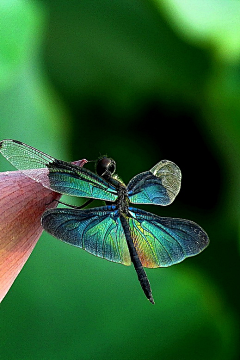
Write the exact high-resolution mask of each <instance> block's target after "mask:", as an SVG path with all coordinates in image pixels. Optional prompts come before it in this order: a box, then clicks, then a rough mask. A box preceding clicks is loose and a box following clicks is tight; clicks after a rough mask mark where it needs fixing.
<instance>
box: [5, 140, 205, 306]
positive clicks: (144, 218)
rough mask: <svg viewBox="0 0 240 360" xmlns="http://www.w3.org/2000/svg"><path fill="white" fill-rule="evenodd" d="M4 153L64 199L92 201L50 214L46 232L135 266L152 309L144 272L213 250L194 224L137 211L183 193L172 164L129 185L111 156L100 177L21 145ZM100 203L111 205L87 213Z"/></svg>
mask: <svg viewBox="0 0 240 360" xmlns="http://www.w3.org/2000/svg"><path fill="white" fill-rule="evenodd" d="M0 152H1V153H2V155H3V156H4V157H5V158H6V159H7V160H8V161H9V162H10V163H11V164H12V165H13V166H14V167H16V168H17V169H18V170H21V171H22V172H23V173H25V174H26V175H27V176H29V177H30V178H32V179H34V180H35V181H38V182H40V183H41V184H42V185H43V186H45V187H47V188H49V189H51V190H53V191H55V192H58V193H60V194H66V195H71V196H77V197H83V198H88V199H89V200H88V201H87V202H86V203H85V204H84V205H83V206H81V207H72V208H54V209H49V210H46V211H45V212H44V213H43V215H42V219H41V222H42V226H43V228H44V230H46V231H47V232H48V233H50V234H51V235H53V236H54V237H56V238H57V239H60V240H62V241H64V242H66V243H68V244H71V245H74V246H76V247H79V248H82V249H84V250H86V251H87V252H89V253H91V254H93V255H95V256H98V257H100V258H103V259H106V260H109V261H112V262H115V263H120V264H123V265H127V266H129V265H131V263H132V264H133V265H134V268H135V270H136V273H137V276H138V280H139V282H140V285H141V287H142V289H143V291H144V293H145V295H146V297H147V299H148V300H149V301H150V302H151V303H152V304H154V299H153V295H152V290H151V286H150V282H149V280H148V277H147V274H146V271H145V269H144V268H158V267H168V266H171V265H173V264H177V263H179V262H181V261H183V260H184V259H185V258H187V257H191V256H194V255H197V254H199V253H200V252H201V251H202V250H204V249H205V248H206V247H207V246H208V244H209V238H208V235H207V233H206V232H205V231H204V230H203V229H202V228H201V227H200V226H199V225H198V224H196V223H195V222H193V221H190V220H186V219H180V218H171V217H161V216H158V215H155V214H152V213H150V212H147V211H145V210H142V209H139V208H136V207H134V206H132V204H133V205H135V204H145V205H147V204H154V205H161V206H166V205H169V204H171V203H172V202H173V201H174V199H175V197H176V196H177V194H178V193H179V190H180V187H181V171H180V169H179V167H178V166H177V165H176V164H175V163H173V162H171V161H169V160H162V161H160V162H158V163H157V164H156V165H155V166H153V167H152V168H151V169H150V170H148V171H145V172H142V173H139V174H138V175H136V176H134V177H133V178H132V179H131V180H130V181H129V183H128V184H127V185H125V184H124V183H123V181H122V180H121V179H120V177H119V176H118V175H117V174H116V162H115V161H114V160H113V159H111V158H109V157H107V156H102V157H100V158H99V159H98V160H97V162H96V172H95V173H94V172H92V171H90V170H88V169H87V168H85V167H79V166H77V165H75V164H73V163H70V162H66V161H62V160H57V159H55V158H53V157H51V156H49V155H47V154H45V153H43V152H41V151H39V150H37V149H35V148H33V147H31V146H29V145H26V144H24V143H22V142H20V141H17V140H2V141H1V142H0ZM86 162H87V160H86ZM31 169H35V170H34V171H31ZM36 169H38V171H36ZM43 172H44V176H41V175H42V174H43ZM46 173H47V177H46V176H45V174H46ZM94 199H98V200H103V201H104V202H105V204H104V205H103V206H100V207H92V208H87V209H84V206H85V205H86V204H89V203H90V202H91V201H93V200H94Z"/></svg>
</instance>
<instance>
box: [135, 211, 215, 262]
mask: <svg viewBox="0 0 240 360" xmlns="http://www.w3.org/2000/svg"><path fill="white" fill-rule="evenodd" d="M129 212H130V215H131V217H128V223H129V227H130V232H131V237H132V239H133V243H134V246H135V248H136V250H137V253H138V256H139V258H140V260H141V263H142V265H143V266H144V267H148V268H155V267H166V266H171V265H173V264H177V263H179V262H181V261H182V260H184V259H185V258H187V257H190V256H194V255H197V254H198V253H200V252H201V251H202V250H203V249H205V247H206V246H207V245H208V243H209V239H208V236H207V234H206V233H205V231H204V230H203V229H202V228H201V227H200V226H199V225H197V224H196V223H194V222H192V221H190V220H184V219H174V218H166V217H160V216H156V215H153V214H151V213H149V212H146V211H144V210H140V209H136V208H129Z"/></svg>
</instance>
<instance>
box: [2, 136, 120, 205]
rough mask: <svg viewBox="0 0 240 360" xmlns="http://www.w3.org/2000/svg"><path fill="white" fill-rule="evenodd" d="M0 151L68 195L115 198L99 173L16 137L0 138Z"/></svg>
mask: <svg viewBox="0 0 240 360" xmlns="http://www.w3.org/2000/svg"><path fill="white" fill-rule="evenodd" d="M0 152H1V153H2V155H3V156H4V157H5V158H6V159H7V160H8V161H9V162H10V163H11V164H12V165H13V166H14V167H16V168H17V169H18V170H21V171H22V172H23V173H24V174H25V175H27V176H28V177H30V178H31V179H33V180H35V181H37V182H40V183H41V184H42V185H43V186H45V187H46V188H48V189H51V190H54V191H56V192H59V193H60V194H67V195H72V196H79V197H87V198H94V199H101V200H106V201H115V200H116V198H117V191H116V189H115V188H114V186H112V185H110V184H109V183H108V182H107V181H105V180H104V179H103V178H101V177H100V176H98V175H96V174H94V173H93V172H91V171H89V170H87V169H85V168H82V167H79V166H76V165H73V164H72V163H68V162H65V161H61V160H57V159H55V158H53V157H51V156H49V155H47V154H45V153H43V152H41V151H39V150H37V149H35V148H33V147H31V146H28V145H26V144H24V143H22V142H20V141H16V140H3V141H1V142H0Z"/></svg>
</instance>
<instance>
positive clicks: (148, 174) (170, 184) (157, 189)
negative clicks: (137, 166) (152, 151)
mask: <svg viewBox="0 0 240 360" xmlns="http://www.w3.org/2000/svg"><path fill="white" fill-rule="evenodd" d="M180 187H181V171H180V169H179V167H178V166H177V165H176V164H174V163H173V162H171V161H168V160H162V161H160V162H159V163H157V164H156V165H155V166H154V167H153V168H152V169H151V170H149V171H145V172H143V173H140V174H138V175H136V176H134V177H133V178H132V180H130V182H129V184H128V186H127V188H128V196H129V199H130V202H131V203H135V204H155V205H169V204H171V203H172V202H173V200H174V199H175V197H176V196H177V194H178V193H179V190H180Z"/></svg>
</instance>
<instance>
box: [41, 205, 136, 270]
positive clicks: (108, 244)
mask: <svg viewBox="0 0 240 360" xmlns="http://www.w3.org/2000/svg"><path fill="white" fill-rule="evenodd" d="M114 209H115V207H114V206H102V207H99V208H92V209H87V210H79V209H67V208H64V209H60V208H59V209H51V210H47V211H46V212H45V213H44V214H43V216H42V226H43V228H44V229H45V230H46V231H47V232H48V233H50V234H51V235H53V236H55V237H56V238H58V239H60V240H62V241H64V242H66V243H68V244H71V245H74V246H77V247H80V248H82V249H84V250H86V251H88V252H89V253H91V254H93V255H95V256H99V257H101V258H103V259H107V260H109V261H113V262H116V263H121V264H124V265H130V264H131V259H130V255H129V251H128V246H127V242H126V240H125V235H124V232H123V228H122V225H121V222H120V219H119V216H118V211H117V210H116V209H115V210H114Z"/></svg>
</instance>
